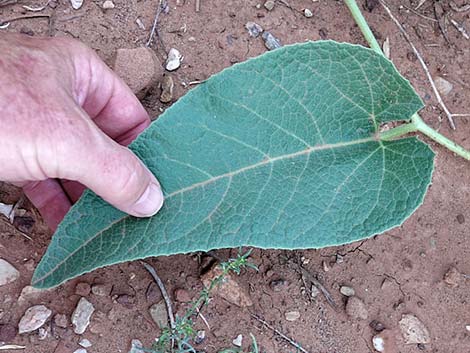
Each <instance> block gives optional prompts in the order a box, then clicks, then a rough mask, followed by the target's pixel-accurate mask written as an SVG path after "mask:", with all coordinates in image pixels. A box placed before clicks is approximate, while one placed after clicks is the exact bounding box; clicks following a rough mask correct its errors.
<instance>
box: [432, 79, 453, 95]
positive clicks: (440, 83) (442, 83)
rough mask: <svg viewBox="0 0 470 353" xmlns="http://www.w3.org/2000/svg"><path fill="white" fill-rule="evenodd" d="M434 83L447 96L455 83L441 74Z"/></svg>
mask: <svg viewBox="0 0 470 353" xmlns="http://www.w3.org/2000/svg"><path fill="white" fill-rule="evenodd" d="M434 83H435V85H436V88H437V90H438V91H439V93H440V94H442V95H443V96H447V95H448V94H449V93H450V92H451V91H452V89H453V88H454V85H453V84H452V83H450V82H449V81H447V80H446V79H444V78H442V77H440V76H437V77H436V78H435V79H434Z"/></svg>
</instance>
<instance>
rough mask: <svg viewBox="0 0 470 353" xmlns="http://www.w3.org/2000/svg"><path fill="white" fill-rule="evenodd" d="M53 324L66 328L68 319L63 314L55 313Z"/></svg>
mask: <svg viewBox="0 0 470 353" xmlns="http://www.w3.org/2000/svg"><path fill="white" fill-rule="evenodd" d="M54 324H55V325H56V326H57V327H61V328H67V326H68V325H69V319H68V318H67V315H65V314H56V315H55V316H54Z"/></svg>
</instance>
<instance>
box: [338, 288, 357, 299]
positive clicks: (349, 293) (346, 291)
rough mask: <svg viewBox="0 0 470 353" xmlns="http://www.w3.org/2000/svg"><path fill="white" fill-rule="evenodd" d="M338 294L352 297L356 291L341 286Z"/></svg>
mask: <svg viewBox="0 0 470 353" xmlns="http://www.w3.org/2000/svg"><path fill="white" fill-rule="evenodd" d="M339 292H340V293H341V294H342V295H344V296H346V297H352V296H353V295H355V294H356V291H355V290H354V288H351V287H348V286H341V288H340V289H339Z"/></svg>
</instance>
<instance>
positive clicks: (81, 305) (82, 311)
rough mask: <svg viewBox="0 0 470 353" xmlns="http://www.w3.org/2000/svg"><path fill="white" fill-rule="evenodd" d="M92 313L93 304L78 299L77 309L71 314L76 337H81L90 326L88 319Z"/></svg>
mask: <svg viewBox="0 0 470 353" xmlns="http://www.w3.org/2000/svg"><path fill="white" fill-rule="evenodd" d="M94 311H95V308H94V307H93V304H91V303H90V302H89V301H88V300H86V299H85V298H83V297H82V298H80V300H79V301H78V304H77V307H76V308H75V310H74V312H73V314H72V324H73V327H74V329H73V331H74V332H75V333H76V334H77V335H81V334H82V333H84V332H85V330H86V329H87V327H88V325H89V324H90V318H91V315H92V314H93V312H94Z"/></svg>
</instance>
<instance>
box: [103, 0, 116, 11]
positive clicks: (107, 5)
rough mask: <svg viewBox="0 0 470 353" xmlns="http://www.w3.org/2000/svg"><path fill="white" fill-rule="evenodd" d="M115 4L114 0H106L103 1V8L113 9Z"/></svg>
mask: <svg viewBox="0 0 470 353" xmlns="http://www.w3.org/2000/svg"><path fill="white" fill-rule="evenodd" d="M115 7H116V6H115V5H114V2H112V1H111V0H106V1H105V2H104V3H103V9H105V10H111V9H114V8H115Z"/></svg>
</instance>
